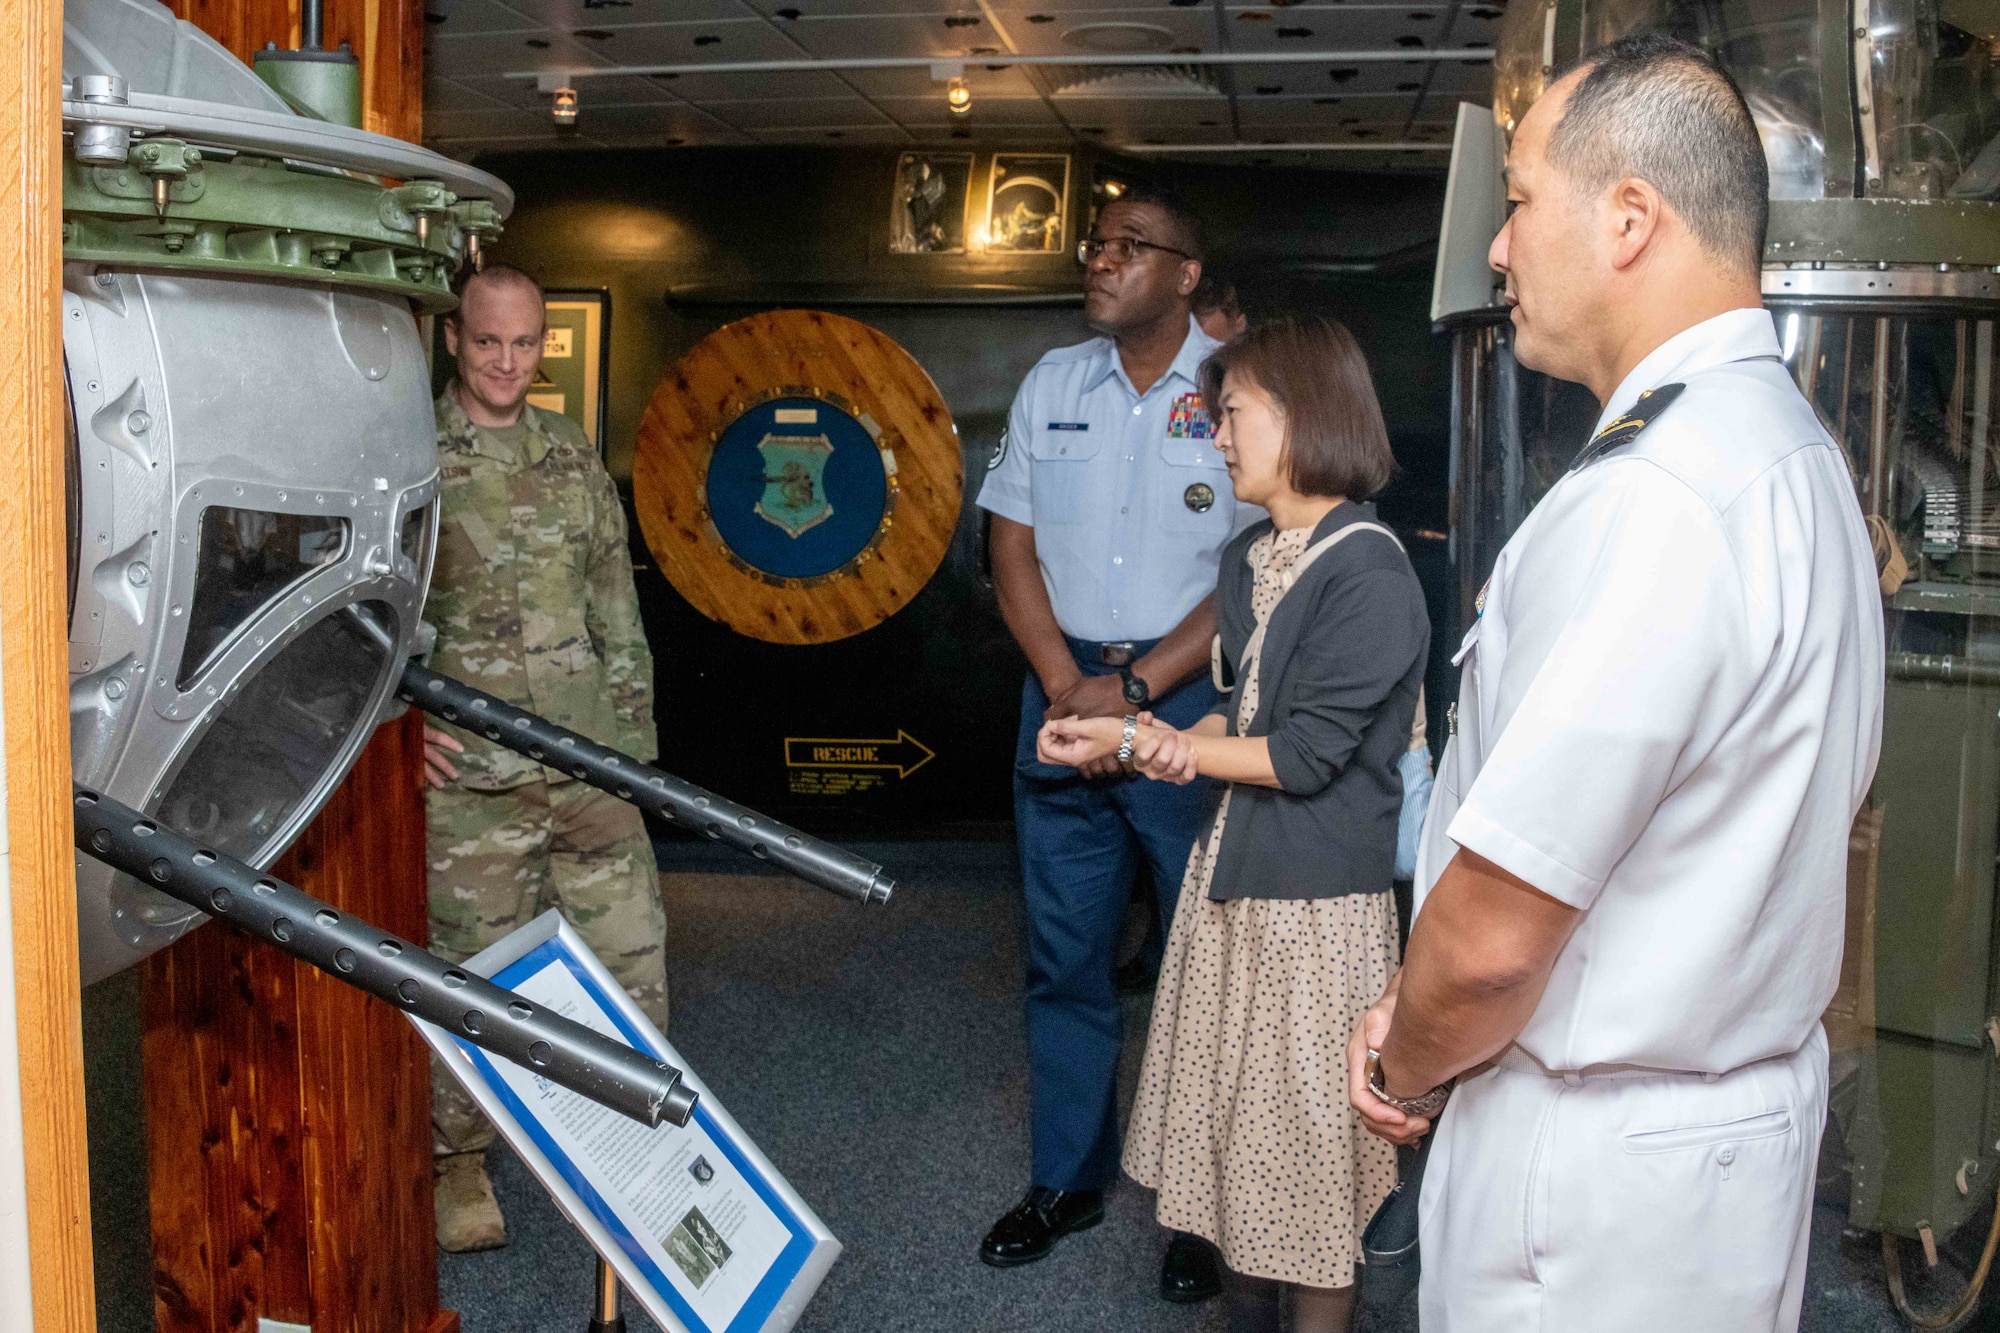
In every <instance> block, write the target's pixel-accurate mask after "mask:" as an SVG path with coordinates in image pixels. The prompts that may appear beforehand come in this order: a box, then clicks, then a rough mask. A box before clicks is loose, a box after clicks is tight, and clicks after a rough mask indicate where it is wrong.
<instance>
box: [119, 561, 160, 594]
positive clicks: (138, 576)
mask: <svg viewBox="0 0 2000 1333" xmlns="http://www.w3.org/2000/svg"><path fill="white" fill-rule="evenodd" d="M125 581H126V582H128V583H130V584H131V585H132V586H133V587H135V588H143V587H145V586H146V585H147V584H148V583H151V582H152V581H153V570H152V567H151V566H149V565H148V564H147V563H146V562H145V561H144V560H134V561H133V562H132V564H131V566H130V567H129V568H128V569H126V571H125Z"/></svg>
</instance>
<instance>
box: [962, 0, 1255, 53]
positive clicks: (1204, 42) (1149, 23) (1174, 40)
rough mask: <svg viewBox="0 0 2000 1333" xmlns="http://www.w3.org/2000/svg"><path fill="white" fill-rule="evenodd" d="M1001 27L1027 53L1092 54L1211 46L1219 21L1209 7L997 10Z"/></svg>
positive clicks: (1201, 48)
mask: <svg viewBox="0 0 2000 1333" xmlns="http://www.w3.org/2000/svg"><path fill="white" fill-rule="evenodd" d="M1030 13H1039V14H1043V15H1045V16H1046V17H1048V18H1049V19H1051V20H1053V21H1052V22H1048V23H1033V22H1029V20H1028V15H1029V14H1030ZM994 16H995V18H997V19H998V20H999V28H1000V29H1002V30H1004V31H1005V32H1006V35H1007V37H1008V38H1010V39H1012V41H1013V43H1014V45H1015V47H1016V49H1018V50H1019V51H1020V52H1021V53H1022V54H1023V55H1091V54H1096V53H1105V52H1116V53H1119V54H1130V53H1144V52H1148V51H1158V52H1161V53H1163V54H1170V53H1172V52H1173V51H1174V50H1175V49H1176V48H1182V47H1187V48H1193V49H1196V50H1204V51H1212V50H1215V49H1216V45H1215V22H1214V19H1213V17H1212V16H1211V15H1210V14H1209V13H1208V11H1207V10H1205V9H1169V8H1167V7H1166V6H1164V5H1162V6H1158V7H1156V8H1151V9H1095V10H1081V11H1076V12H1072V13H1060V12H1056V11H1037V10H1025V11H1023V10H1015V11H1013V12H1009V13H1002V12H1000V11H995V15H994Z"/></svg>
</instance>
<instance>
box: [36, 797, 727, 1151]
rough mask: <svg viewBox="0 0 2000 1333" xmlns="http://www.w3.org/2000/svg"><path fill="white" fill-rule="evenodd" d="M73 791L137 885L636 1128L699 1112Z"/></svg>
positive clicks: (275, 884) (564, 1030)
mask: <svg viewBox="0 0 2000 1333" xmlns="http://www.w3.org/2000/svg"><path fill="white" fill-rule="evenodd" d="M72 787H73V790H74V793H75V798H76V799H75V812H76V815H75V818H76V846H77V850H79V851H82V852H85V853H87V854H88V855H90V856H93V857H96V858H97V859H98V860H100V861H102V862H104V863H105V864H106V865H108V866H111V867H113V868H114V869H117V870H122V871H124V872H125V873H126V874H128V875H130V876H132V877H133V878H134V879H136V880H138V881H139V882H140V883H141V884H144V885H146V886H147V887H149V888H155V889H158V890H160V891H161V892H162V893H166V894H169V895H171V896H173V897H175V898H178V899H179V900H180V901H182V902H184V903H187V904H188V905H189V906H191V907H197V908H200V909H201V910H202V911H203V912H206V913H208V914H209V915H210V916H214V917H217V918H220V919H221V920H224V921H227V922H229V923H230V924H231V925H233V926H235V927H236V928H237V929H238V930H241V931H242V932H243V933H244V934H246V935H251V936H254V937H255V938H257V939H259V940H262V941H264V942H265V943H268V944H270V945H272V946H273V947H275V948H278V949H282V950H283V951H284V952H286V953H288V954H290V955H292V957H294V958H300V959H304V960H305V961H306V962H308V963H311V964H312V965H313V966H314V967H316V968H318V969H319V970H320V971H322V972H324V973H326V974H327V975H328V976H330V977H332V978H333V979H334V980H335V981H340V982H344V983H346V984H347V985H349V986H353V987H354V988H355V989H357V990H363V991H366V992H368V994H370V995H373V996H374V997H375V998H377V999H379V1000H384V1001H386V1002H388V1003H389V1004H392V1005H394V1006H395V1007H396V1008H398V1009H401V1010H403V1011H404V1012H406V1013H410V1014H414V1015H416V1016H417V1017H418V1018H421V1019H423V1020H424V1021H425V1022H427V1023H432V1024H435V1025H436V1026H438V1027H441V1028H443V1029H445V1030H446V1031H447V1032H450V1033H451V1034H452V1035H453V1036H455V1037H459V1038H462V1039H464V1040H465V1041H468V1042H471V1043H472V1044H473V1045H475V1046H477V1047H479V1048H480V1049H482V1050H486V1051H490V1052H492V1053H493V1054H495V1055H498V1056H500V1057H502V1058H503V1059H507V1060H512V1061H513V1062H514V1063H515V1064H517V1065H520V1066H521V1067H522V1068H524V1069H529V1070H533V1071H534V1072H535V1073H536V1074H538V1075H540V1076H541V1077H543V1078H546V1079H548V1080H549V1081H550V1082H551V1083H557V1084H560V1085H562V1086H563V1087H565V1088H568V1089H569V1090H570V1091H572V1092H575V1093H578V1094H580V1095H582V1096H584V1097H588V1098H589V1099H590V1100H592V1101H594V1102H597V1103H599V1104H600V1105H603V1106H608V1107H610V1108H611V1109H612V1110H614V1111H619V1112H622V1113H623V1114H625V1115H628V1116H631V1117H632V1118H633V1119H634V1120H637V1121H639V1122H640V1123H641V1124H644V1125H657V1124H659V1123H660V1121H662V1120H666V1121H668V1122H670V1123H672V1124H676V1125H684V1124H686V1123H687V1121H688V1117H689V1116H690V1115H692V1114H693V1113H694V1105H695V1101H696V1094H695V1092H694V1090H693V1089H691V1088H689V1087H687V1086H686V1085H685V1084H683V1083H682V1082H681V1072H680V1070H678V1069H675V1068H673V1067H672V1066H670V1065H667V1064H663V1063H661V1062H660V1061H658V1060H655V1059H653V1058H652V1057H651V1056H649V1055H647V1054H645V1053H644V1052H642V1051H638V1050H635V1049H633V1048H632V1047H630V1046H627V1045H625V1044H624V1043H622V1042H618V1041H614V1040H613V1039H611V1038H610V1037H606V1036H603V1035H601V1034H599V1033H596V1032H593V1031H591V1030H590V1029H589V1028H587V1027H585V1026H583V1024H581V1023H577V1022H574V1021H572V1020H570V1019H567V1018H563V1017H561V1016H560V1015H558V1014H553V1013H550V1012H549V1011H547V1010H546V1009H543V1008H540V1007H539V1006H537V1005H534V1004H531V1003H529V1002H528V1001H527V1000H524V999H522V998H521V997H520V996H519V995H516V994H515V993H514V992H513V991H510V990H503V989H502V988H501V987H499V986H496V985H494V984H493V983H492V982H490V981H488V980H486V979H485V978H484V977H478V976H474V975H473V974H471V973H470V972H467V971H466V970H465V969H464V968H461V967H455V966H453V965H452V964H451V963H449V962H447V961H445V960H444V959H442V958H440V957H438V956H437V955H436V954H434V953H431V952H429V951H428V950H425V949H420V948H418V947H417V946H416V945H414V944H412V943H410V942H409V941H408V940H404V939H398V938H397V937H396V936H394V935H390V934H388V933H387V932H385V931H382V930H378V929H377V928H376V927H374V926H372V925H370V924H368V923H367V922H366V921H362V920H359V919H358V918H355V917H351V916H348V915H347V914H346V913H344V912H340V911H336V910H335V909H334V908H333V907H332V906H331V905H329V904H327V903H324V902H321V901H320V900H319V899H317V898H314V897H312V896H311V895H310V894H307V893H305V892H303V891H301V890H299V889H297V888H294V887H293V886H292V885H290V884H287V883H285V882H284V881H283V880H279V879H273V878H272V877H270V876H269V875H264V874H260V873H259V872H258V871H257V870H256V869H255V868H254V867H251V866H248V865H245V864H244V863H243V862H241V861H238V860H236V859H235V858H234V857H231V856H224V855H222V854H221V853H219V852H214V851H210V850H209V849H207V848H205V847H203V846H201V844H199V843H197V842H195V841H194V840H193V839H191V838H187V837H184V836H182V835H181V834H179V833H176V832H174V831H173V830H172V829H170V828H167V827H166V826H165V825H162V824H160V823H158V822H156V821H154V820H151V819H148V818H146V817H145V816H144V815H141V814H140V813H139V812H138V811H136V810H133V809H131V808H130V807H128V806H125V805H122V804H120V803H119V802H117V801H114V800H112V799H111V798H110V797H108V796H104V795H101V794H99V793H97V792H93V791H90V790H88V789H86V788H84V787H83V786H81V785H78V784H72Z"/></svg>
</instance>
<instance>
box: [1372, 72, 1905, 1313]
mask: <svg viewBox="0 0 2000 1333" xmlns="http://www.w3.org/2000/svg"><path fill="white" fill-rule="evenodd" d="M1766 188H1767V187H1766V172H1765V166H1764V158H1763V154H1762V152H1761V149H1760V147H1759V143H1758V138H1757V131H1756V127H1755V125H1754V124H1753V123H1752V121H1751V118H1750V114H1749V111H1748V110H1747V108H1746V107H1745V106H1744V104H1743V99H1742V97H1741V95H1740V94H1739V93H1738V91H1737V89H1736V88H1735V85H1734V84H1733V83H1731V82H1730V81H1729V79H1728V78H1727V77H1726V76H1725V75H1723V74H1722V73H1721V72H1720V71H1719V70H1718V69H1716V68H1715V66H1714V65H1713V64H1711V63H1710V62H1709V61H1708V59H1707V58H1706V57H1705V56H1704V55H1703V54H1702V53H1700V52H1699V51H1697V50H1695V49H1694V48H1691V47H1687V46H1684V45H1681V44H1679V43H1676V42H1672V41H1670V40H1668V39H1664V38H1657V37H1640V38H1631V39H1627V40H1625V41H1621V42H1618V43H1615V44H1613V45H1611V46H1609V47H1606V48H1604V49H1602V50H1600V51H1598V52H1596V53H1594V54H1593V55H1592V56H1590V57H1587V58H1586V61H1585V63H1584V64H1583V66H1582V67H1581V68H1579V69H1578V70H1576V71H1575V72H1573V73H1571V74H1569V75H1568V76H1566V77H1565V78H1563V79H1561V80H1560V81H1559V82H1557V83H1555V84H1554V85H1553V86H1552V87H1551V88H1550V89H1549V91H1548V92H1547V93H1545V94H1544V95H1543V96H1542V98H1541V100H1540V101H1538V102H1536V103H1535V105H1534V107H1533V108H1532V109H1531V110H1530V112H1529V113H1528V115H1527V116H1526V117H1525V118H1524V119H1523V121H1522V123H1521V125H1520V127H1519V128H1518V129H1517V130H1516V132H1515V136H1514V142H1513V146H1512V151H1511V153H1510V154H1509V158H1508V197H1509V200H1510V202H1511V204H1512V213H1511V216H1510V218H1509V220H1508V222H1507V225H1506V226H1505V227H1504V228H1503V229H1502V230H1501V232H1500V235H1499V237H1498V238H1497V239H1496V240H1495V241H1494V243H1493V250H1492V255H1491V261H1492V263H1493V266H1494V267H1495V268H1496V269H1498V270H1500V271H1501V272H1502V273H1504V274H1506V276H1507V296H1508V302H1509V304H1510V305H1512V306H1513V323H1514V328H1515V330H1516V335H1517V337H1516V344H1515V347H1516V353H1517V355H1518V356H1519V357H1520V360H1521V363H1522V364H1523V365H1526V366H1529V367H1531V368H1533V369H1536V370H1540V371H1543V372H1545V373H1547V374H1550V375H1554V376H1558V377H1560V378H1563V379H1569V380H1575V381H1578V382H1580V383H1582V384H1584V385H1585V386H1587V387H1588V388H1590V389H1591V390H1592V391H1593V392H1594V393H1595V394H1596V395H1597V397H1598V399H1599V401H1600V402H1602V403H1603V415H1602V417H1601V418H1600V420H1599V423H1598V426H1599V434H1598V437H1597V438H1596V439H1595V440H1593V442H1592V444H1591V446H1590V447H1589V448H1587V449H1586V450H1585V451H1584V453H1583V454H1582V455H1580V456H1579V459H1578V461H1577V464H1576V465H1575V466H1574V467H1573V468H1572V470H1571V471H1570V472H1569V474H1568V475H1567V476H1566V477H1564V478H1563V479H1562V480H1561V481H1560V482H1559V483H1558V484H1557V485H1556V486H1555V488H1554V489H1553V490H1551V491H1550V492H1549V494H1548V496H1547V498H1545V499H1544V500H1543V501H1542V503H1541V504H1540V505H1539V506H1538V507H1537V508H1536V509H1535V510H1534V512H1533V513H1531V514H1530V515H1529V516H1528V519H1527V521H1526V522H1525V523H1524V524H1522V526H1521V528H1520V530H1519V531H1518V532H1517V533H1516V534H1515V535H1514V537H1513V539H1512V540H1511V541H1510V542H1508V544H1507V546H1506V549H1505V550H1503V551H1502V552H1501V554H1500V557H1499V560H1498V561H1497V562H1496V564H1495V567H1494V570H1493V575H1492V577H1491V579H1490V580H1489V581H1488V583H1487V585H1486V588H1485V591H1484V592H1483V593H1482V594H1481V598H1480V606H1481V613H1480V616H1479V619H1478V621H1477V622H1476V623H1475V624H1474V626H1473V628H1472V630H1471V632H1470V633H1468V634H1467V635H1466V638H1465V643H1464V646H1463V648H1462V649H1461V651H1460V660H1461V662H1462V664H1463V673H1464V674H1463V678H1462V682H1461V685H1460V694H1459V701H1458V705H1457V714H1456V726H1455V735H1454V736H1453V737H1452V739H1451V742H1450V746H1449V750H1448V752H1447V753H1446V755H1445V757H1444V760H1443V762H1442V764H1441V766H1440V771H1439V774H1438V779H1437V787H1436V791H1435V794H1434V796H1433V798H1432V805H1431V810H1430V816H1429V819H1428V821H1427V824H1426V829H1425V846H1424V852H1423V856H1422V864H1420V866H1419V867H1418V882H1419V885H1420V888H1422V889H1425V890H1427V892H1425V894H1424V896H1423V897H1422V898H1421V900H1420V905H1419V908H1418V915H1417V917H1416V921H1415V925H1414V929H1413V930H1412V932H1411V936H1410V945H1409V950H1408V954H1407V957H1406V961H1405V964H1404V967H1403V970H1402V971H1401V973H1399V974H1398V976H1397V977H1396V979H1395V980H1394V981H1392V982H1391V984H1390V987H1389V989H1388V991H1387V992H1386V993H1385V994H1384V996H1383V998H1382V1000H1381V1001H1380V1002H1379V1003H1378V1004H1377V1005H1376V1007H1375V1008H1374V1009H1372V1010H1371V1011H1370V1012H1369V1014H1368V1015H1367V1016H1366V1018H1364V1020H1363V1022H1362V1026H1361V1029H1360V1031H1359V1032H1357V1033H1356V1037H1355V1041H1354V1043H1353V1044H1352V1045H1351V1046H1350V1049H1349V1066H1350V1068H1349V1083H1350V1095H1351V1097H1352V1100H1353V1102H1354V1104H1355V1107H1356V1109H1357V1110H1358V1111H1360V1113H1361V1114H1362V1116H1363V1117H1364V1118H1365V1120H1366V1122H1367V1123H1368V1125H1369V1127H1370V1128H1371V1129H1373V1130H1374V1131H1375V1132H1377V1133H1379V1134H1381V1135H1382V1136H1383V1137H1385V1138H1389V1139H1392V1140H1394V1141H1397V1142H1412V1141H1414V1140H1415V1139H1417V1138H1418V1137H1420V1136H1421V1135H1422V1134H1423V1133H1425V1132H1427V1131H1428V1130H1429V1129H1430V1127H1431V1119H1429V1118H1427V1116H1430V1117H1436V1116H1437V1115H1438V1111H1437V1105H1436V1101H1437V1097H1436V1096H1435V1095H1433V1096H1428V1097H1427V1096H1426V1094H1441V1093H1442V1092H1443V1091H1444V1088H1443V1085H1446V1084H1447V1083H1448V1082H1449V1081H1450V1080H1452V1079H1454V1078H1456V1079H1457V1080H1458V1083H1457V1086H1456V1088H1455V1090H1453V1091H1451V1092H1450V1094H1449V1095H1450V1101H1449V1104H1448V1105H1447V1106H1446V1107H1445V1109H1444V1110H1443V1112H1442V1116H1441V1118H1439V1119H1437V1141H1436V1143H1435V1144H1434V1145H1433V1147H1432V1151H1431V1158H1430V1164H1429V1171H1428V1174H1427V1176H1426V1177H1425V1179H1424V1181H1423V1185H1422V1191H1421V1194H1420V1207H1419V1210H1418V1211H1419V1218H1420V1236H1421V1246H1422V1252H1423V1279H1422V1287H1421V1295H1420V1303H1421V1312H1422V1322H1423V1327H1424V1330H1425V1333H1458V1331H1459V1330H1481V1331H1482V1333H1483V1331H1484V1330H1492V1329H1540V1330H1545V1331H1548V1333H1562V1331H1566V1330H1591V1333H1605V1331H1607V1330H1655V1329H1700V1330H1703V1333H1724V1331H1728V1330H1748V1329H1758V1330H1771V1329H1792V1328H1795V1327H1796V1326H1797V1323H1798V1318H1799V1305H1800V1300H1801V1296H1802V1292H1803V1285H1804V1279H1805V1263H1806V1240H1807V1233H1808V1224H1809V1221H1810V1216H1811V1207H1812V1184H1813V1177H1814V1166H1815V1159H1816V1156H1817V1153H1818V1148H1819V1137H1820V1131H1821V1128H1822V1125H1823V1122H1824V1119H1825V1114H1826V1086H1827V1053H1826V1039H1825V1037H1824V1035H1823V1033H1822V1032H1821V1030H1820V1026H1819V1018H1820V1014H1821V1012H1822V1011H1823V1010H1824V1009H1825V1007H1826V1004H1827V1002H1828V1000H1829V999H1831V997H1832V995H1833V992H1834V986H1835V982H1836V979H1837V974H1838V971H1839V965H1840V952H1841V942H1842V934H1843V920H1844V899H1845V873H1846V854H1847V834H1848V827H1849V824H1850V823H1851V821H1852V819H1853V816H1854V814H1855V811H1856V810H1857V809H1858V808H1859V806H1860V803H1861V801H1862V798H1863V796H1864V794H1865V793H1866V791H1867V788H1868V784H1869V780H1870V778H1871V777H1872V776H1873V773H1874V769H1875V760H1876V754H1877V750H1878V747H1879V742H1880V718H1881V692H1882V652H1883V645H1882V616H1881V607H1880V602H1879V600H1878V597H1877V592H1876V583H1875V570H1874V564H1873V559H1872V557H1871V555H1870V551H1869V545H1868V540H1867V537H1866V535H1865V533H1864V531H1863V527H1862V523H1861V516H1860V513H1859V510H1858V507H1857V504H1856V500H1855V496H1854V494H1853V490H1852V486H1851V483H1850V482H1849V479H1848V470H1847V466H1846V463H1845V461H1844V460H1843V458H1842V456H1841V454H1840V452H1839V451H1838V449H1836V448H1835V446H1834V445H1833V443H1832V441H1830V440H1829V439H1828V438H1827V435H1826V433H1825V431H1824V430H1822V429H1821V427H1820V424H1819V422H1818V420H1817V418H1816V417H1815V416H1814V414H1813V411H1812V409H1811V408H1810V407H1809V406H1808V405H1807V403H1806V402H1805V401H1804V400H1803V399H1802V398H1801V397H1800V396H1799V394H1798V392H1797V390H1796V389H1795V388H1794V386H1793V384H1792V381H1791V379H1790V377H1789V376H1788V375H1787V373H1786V371H1785V368H1784V366H1783V364H1782V363H1781V362H1780V360H1779V353H1778V343H1777V340H1776V337H1775V334H1774V330H1773V328H1772V324H1771V319H1770V316H1769V315H1768V314H1767V313H1766V312H1765V311H1764V310H1763V309H1762V304H1761V300H1760V296H1759V288H1758V267H1759V260H1760V257H1761V254H1762V250H1763V233H1764V223H1765V217H1766V203H1765V199H1766ZM1377 1051H1379V1056H1375V1052H1377ZM1371 1057H1373V1058H1371Z"/></svg>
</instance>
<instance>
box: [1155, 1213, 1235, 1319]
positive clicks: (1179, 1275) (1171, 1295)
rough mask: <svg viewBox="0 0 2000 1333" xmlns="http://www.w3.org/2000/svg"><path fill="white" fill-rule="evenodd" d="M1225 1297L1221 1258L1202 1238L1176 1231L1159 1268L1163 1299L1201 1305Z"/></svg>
mask: <svg viewBox="0 0 2000 1333" xmlns="http://www.w3.org/2000/svg"><path fill="white" fill-rule="evenodd" d="M1221 1294H1222V1256H1221V1255H1219V1254H1217V1253H1216V1252H1215V1247H1214V1246H1213V1245H1210V1244H1209V1243H1208V1242H1207V1241H1205V1240H1203V1239H1202V1238H1201V1237H1200V1236H1190V1235H1189V1234H1188V1233H1187V1232H1185V1231H1176V1232H1175V1233H1174V1238H1173V1239H1172V1240H1170V1241H1168V1242H1167V1257H1166V1260H1165V1261H1164V1262H1163V1263H1161V1265H1160V1299H1161V1300H1163V1301H1172V1302H1173V1303H1174V1304H1175V1305H1198V1304H1200V1303H1201V1302H1202V1301H1206V1300H1210V1299H1212V1298H1214V1297H1216V1296H1220V1295H1221Z"/></svg>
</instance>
